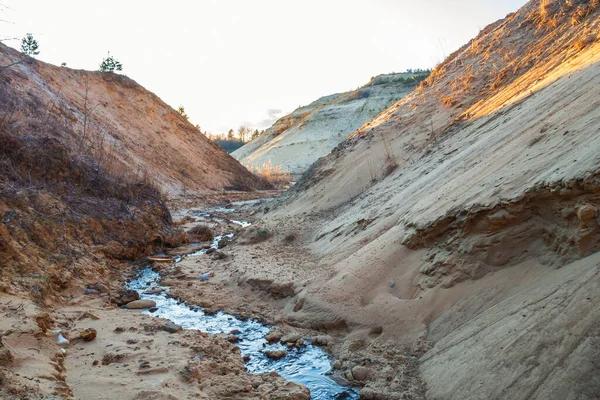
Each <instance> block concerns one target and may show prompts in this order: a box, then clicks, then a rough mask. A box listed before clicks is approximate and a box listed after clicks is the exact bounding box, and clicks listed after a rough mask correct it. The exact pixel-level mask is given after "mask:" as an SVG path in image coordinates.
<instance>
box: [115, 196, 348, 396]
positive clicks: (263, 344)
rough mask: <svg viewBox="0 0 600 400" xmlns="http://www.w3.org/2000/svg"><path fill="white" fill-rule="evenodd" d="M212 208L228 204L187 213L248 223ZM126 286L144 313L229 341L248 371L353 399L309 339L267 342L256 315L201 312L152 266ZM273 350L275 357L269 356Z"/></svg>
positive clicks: (193, 256)
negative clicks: (144, 304) (145, 304)
mask: <svg viewBox="0 0 600 400" xmlns="http://www.w3.org/2000/svg"><path fill="white" fill-rule="evenodd" d="M250 204H252V203H250ZM215 212H217V213H220V214H224V213H225V214H226V213H229V212H231V209H230V208H229V209H228V208H223V207H219V208H215V209H213V210H208V211H200V210H194V211H193V212H192V214H193V215H194V216H195V219H197V220H198V219H201V220H204V221H206V220H213V221H215V222H217V223H218V224H221V225H222V224H224V223H229V224H232V223H233V224H235V225H236V226H239V227H240V228H246V227H248V226H249V225H250V223H248V222H246V221H243V220H232V219H229V218H223V217H222V216H221V217H216V216H214V213H215ZM232 237H233V232H228V233H226V234H222V235H219V236H217V237H215V238H214V240H213V241H212V243H211V246H210V249H207V248H203V249H200V250H197V251H194V252H192V253H189V254H187V255H185V256H183V257H182V256H178V257H175V258H174V259H173V260H174V261H175V262H179V261H181V260H182V259H186V262H188V263H189V262H193V261H196V262H200V261H201V259H200V257H206V256H205V254H206V253H207V252H214V251H216V250H217V248H219V241H220V240H221V239H224V238H227V239H228V240H231V238H232ZM205 247H207V246H205ZM211 249H214V250H211ZM194 259H196V260H194ZM206 274H207V273H204V274H203V273H202V271H198V274H197V275H198V276H197V278H196V279H198V280H200V279H201V278H202V280H208V279H209V277H208V275H206ZM126 288H127V289H133V290H136V291H137V292H138V293H139V294H140V298H141V299H144V300H151V301H154V302H155V303H156V307H154V308H152V309H151V310H146V311H144V312H143V313H144V314H147V315H151V316H154V317H160V318H164V319H168V320H169V321H171V322H172V323H174V324H176V325H177V326H181V328H183V329H186V330H201V331H203V332H207V333H209V334H213V335H218V336H220V337H223V338H228V339H229V340H230V341H232V342H235V343H236V345H237V347H238V348H239V349H240V352H241V356H242V357H243V358H244V361H245V362H246V370H247V371H248V372H250V373H255V374H260V373H269V372H273V371H274V372H277V373H278V374H279V375H281V376H282V377H284V378H285V379H287V380H290V381H293V382H296V383H300V384H303V385H305V386H306V387H308V388H309V389H310V391H311V399H315V400H326V399H358V397H359V392H358V390H356V389H354V388H352V387H349V386H345V385H343V384H341V383H338V382H337V381H336V380H334V379H332V375H333V374H332V367H331V364H332V360H331V358H330V357H329V355H328V354H327V352H326V351H324V350H323V349H322V348H320V347H318V346H314V345H313V344H312V343H311V342H310V340H309V339H306V340H300V341H298V343H302V345H299V346H291V345H287V346H285V345H284V344H282V343H273V342H271V343H268V342H267V339H266V338H265V336H267V334H268V333H269V331H270V330H271V327H269V326H267V325H266V324H263V323H261V322H259V321H257V320H256V319H252V318H239V317H237V316H234V315H232V314H227V313H224V312H222V311H218V312H214V310H210V311H206V310H204V309H202V308H201V307H196V306H189V305H187V304H185V303H183V302H182V301H178V300H177V299H176V298H174V297H171V296H170V295H169V292H170V288H169V287H168V286H163V282H161V275H160V273H159V272H156V271H154V270H153V269H152V268H151V266H150V265H147V266H146V267H145V268H143V269H141V270H140V271H139V273H138V275H137V276H136V277H135V278H134V279H131V280H129V282H128V283H127V285H126ZM151 311H152V312H151ZM269 353H271V356H269ZM273 353H275V354H278V355H279V356H278V357H273V356H272V354H273ZM198 356H199V357H201V356H202V355H201V354H199V355H198Z"/></svg>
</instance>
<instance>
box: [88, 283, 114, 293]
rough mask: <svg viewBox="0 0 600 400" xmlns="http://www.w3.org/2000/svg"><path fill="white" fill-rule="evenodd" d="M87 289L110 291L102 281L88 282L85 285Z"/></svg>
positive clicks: (101, 291)
mask: <svg viewBox="0 0 600 400" xmlns="http://www.w3.org/2000/svg"><path fill="white" fill-rule="evenodd" d="M87 288H88V289H92V290H97V291H98V292H100V293H110V288H109V287H108V285H106V284H104V283H102V282H96V283H90V284H88V285H87Z"/></svg>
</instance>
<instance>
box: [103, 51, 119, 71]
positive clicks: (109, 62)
mask: <svg viewBox="0 0 600 400" xmlns="http://www.w3.org/2000/svg"><path fill="white" fill-rule="evenodd" d="M115 71H123V64H121V63H120V62H119V60H117V59H116V58H114V57H113V56H111V55H110V52H109V53H108V57H106V58H105V59H104V60H102V62H101V63H100V72H115Z"/></svg>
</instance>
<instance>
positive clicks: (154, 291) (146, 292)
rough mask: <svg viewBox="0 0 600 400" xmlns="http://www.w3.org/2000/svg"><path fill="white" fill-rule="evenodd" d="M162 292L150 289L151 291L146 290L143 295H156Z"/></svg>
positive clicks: (158, 289)
mask: <svg viewBox="0 0 600 400" xmlns="http://www.w3.org/2000/svg"><path fill="white" fill-rule="evenodd" d="M162 292H163V290H162V289H161V288H152V289H148V290H146V291H144V294H153V295H157V294H161V293H162Z"/></svg>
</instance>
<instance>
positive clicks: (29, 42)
mask: <svg viewBox="0 0 600 400" xmlns="http://www.w3.org/2000/svg"><path fill="white" fill-rule="evenodd" d="M39 47H40V46H39V44H38V42H37V40H35V39H34V38H33V35H32V34H31V33H28V34H27V35H25V37H24V38H23V40H21V51H22V52H23V53H25V54H27V55H28V56H31V57H33V56H37V55H38V54H40V52H39V50H38V48H39Z"/></svg>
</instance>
